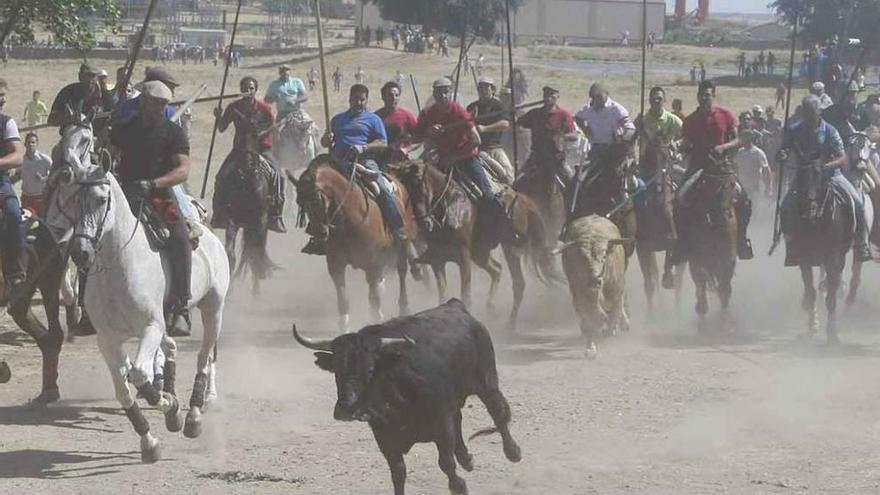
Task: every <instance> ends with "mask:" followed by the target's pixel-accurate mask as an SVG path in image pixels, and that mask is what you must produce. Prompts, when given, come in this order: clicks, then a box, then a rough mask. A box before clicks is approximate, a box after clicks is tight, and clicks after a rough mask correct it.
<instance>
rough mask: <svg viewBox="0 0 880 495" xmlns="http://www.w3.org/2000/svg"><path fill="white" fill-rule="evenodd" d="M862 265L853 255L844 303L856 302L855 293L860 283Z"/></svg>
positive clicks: (849, 304)
mask: <svg viewBox="0 0 880 495" xmlns="http://www.w3.org/2000/svg"><path fill="white" fill-rule="evenodd" d="M862 265H863V263H862V262H861V261H859V260H857V259H855V256H854V257H853V264H852V277H851V278H850V280H849V292H848V293H847V295H846V305H847V306H852V305H853V303H855V302H856V295H857V294H858V291H859V286H860V285H862Z"/></svg>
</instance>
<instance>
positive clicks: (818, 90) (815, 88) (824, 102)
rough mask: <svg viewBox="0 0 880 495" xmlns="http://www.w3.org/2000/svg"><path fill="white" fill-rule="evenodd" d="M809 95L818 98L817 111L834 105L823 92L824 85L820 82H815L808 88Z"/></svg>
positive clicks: (829, 97)
mask: <svg viewBox="0 0 880 495" xmlns="http://www.w3.org/2000/svg"><path fill="white" fill-rule="evenodd" d="M810 94H813V95H815V96H816V97H817V98H819V110H825V109H826V108H828V107H830V106H831V105H834V100H832V99H831V96H829V95H828V93H826V92H825V84H824V83H822V81H816V82H814V83H813V85H812V86H810Z"/></svg>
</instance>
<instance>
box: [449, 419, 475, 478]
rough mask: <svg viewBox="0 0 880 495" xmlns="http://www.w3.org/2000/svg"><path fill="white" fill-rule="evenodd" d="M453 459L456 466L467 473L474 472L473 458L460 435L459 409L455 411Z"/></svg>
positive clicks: (462, 436)
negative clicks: (455, 460)
mask: <svg viewBox="0 0 880 495" xmlns="http://www.w3.org/2000/svg"><path fill="white" fill-rule="evenodd" d="M453 419H454V421H455V440H456V442H455V458H456V459H458V464H459V465H460V466H461V468H462V469H464V470H465V471H467V472H471V471H473V470H474V456H472V455H471V454H470V452H468V448H467V443H465V441H464V435H462V433H461V409H459V410H458V411H455V417H454V418H453Z"/></svg>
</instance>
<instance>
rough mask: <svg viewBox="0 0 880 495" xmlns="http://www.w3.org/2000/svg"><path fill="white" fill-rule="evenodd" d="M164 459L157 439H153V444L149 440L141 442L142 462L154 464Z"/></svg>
mask: <svg viewBox="0 0 880 495" xmlns="http://www.w3.org/2000/svg"><path fill="white" fill-rule="evenodd" d="M161 458H162V448H161V447H160V446H159V441H158V440H156V439H155V438H154V439H152V442H151V441H149V440H147V441H146V442H144V441H141V462H142V463H144V464H154V463H155V462H157V461H158V460H159V459H161Z"/></svg>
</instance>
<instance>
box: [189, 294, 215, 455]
mask: <svg viewBox="0 0 880 495" xmlns="http://www.w3.org/2000/svg"><path fill="white" fill-rule="evenodd" d="M198 307H199V313H201V314H202V326H203V327H204V328H205V331H204V335H203V336H202V346H201V348H199V355H198V357H197V358H196V377H195V380H194V381H193V390H192V395H191V396H190V399H189V412H188V413H187V415H186V424H185V425H184V428H183V435H184V436H185V437H187V438H196V437H198V436H199V435H201V434H202V411H203V410H204V409H207V407H208V406H209V405H210V404H211V403H213V402H214V401H216V400H217V390H216V367H215V363H214V360H213V358H212V356H211V354H212V353H213V352H214V350H215V348H216V346H217V341H218V339H219V338H220V329H221V327H222V325H223V296H222V295H221V294H220V293H218V292H216V291H211V292H209V293H208V294H207V295H206V296H205V297H204V298H202V300H201V301H199V304H198Z"/></svg>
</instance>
